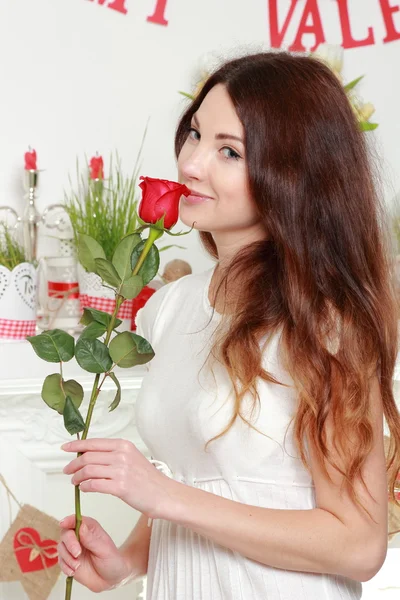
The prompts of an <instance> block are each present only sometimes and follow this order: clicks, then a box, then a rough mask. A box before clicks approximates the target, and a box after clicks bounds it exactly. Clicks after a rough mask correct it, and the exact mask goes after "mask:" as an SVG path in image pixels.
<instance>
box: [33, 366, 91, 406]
mask: <svg viewBox="0 0 400 600" xmlns="http://www.w3.org/2000/svg"><path fill="white" fill-rule="evenodd" d="M66 396H69V397H70V398H71V400H72V402H73V404H74V405H75V406H76V408H79V407H80V405H81V404H82V400H83V388H82V386H81V385H80V383H78V382H77V381H75V380H74V379H69V380H68V381H64V380H63V379H62V377H61V375H60V373H53V374H52V375H48V376H47V377H46V379H45V380H44V382H43V387H42V398H43V400H44V401H45V402H46V404H47V406H50V408H52V409H53V410H56V411H57V412H58V413H60V415H62V414H63V411H64V406H65V397H66Z"/></svg>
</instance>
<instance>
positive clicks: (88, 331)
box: [79, 321, 107, 340]
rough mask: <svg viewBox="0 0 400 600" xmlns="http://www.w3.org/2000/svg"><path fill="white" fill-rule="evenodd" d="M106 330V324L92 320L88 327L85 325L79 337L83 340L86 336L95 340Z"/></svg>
mask: <svg viewBox="0 0 400 600" xmlns="http://www.w3.org/2000/svg"><path fill="white" fill-rule="evenodd" d="M106 331H107V327H106V326H105V325H102V323H98V322H97V321H92V322H91V323H89V325H88V326H87V327H85V329H84V330H83V331H82V333H81V335H80V336H79V338H80V339H81V340H82V339H84V338H87V339H91V340H95V339H96V338H98V337H100V336H101V335H103V334H104V333H105V332H106Z"/></svg>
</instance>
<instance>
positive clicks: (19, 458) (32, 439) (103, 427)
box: [0, 341, 400, 600]
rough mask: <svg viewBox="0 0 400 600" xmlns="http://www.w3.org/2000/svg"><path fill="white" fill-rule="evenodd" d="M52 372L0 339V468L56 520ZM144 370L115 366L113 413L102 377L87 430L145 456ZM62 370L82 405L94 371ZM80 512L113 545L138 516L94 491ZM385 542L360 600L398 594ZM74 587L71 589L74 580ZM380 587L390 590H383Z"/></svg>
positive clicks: (60, 491) (119, 594)
mask: <svg viewBox="0 0 400 600" xmlns="http://www.w3.org/2000/svg"><path fill="white" fill-rule="evenodd" d="M57 369H58V365H57V364H55V363H46V362H45V361H43V360H41V359H39V357H38V356H37V355H36V354H35V352H34V350H33V348H32V346H31V345H30V344H29V343H28V342H25V341H20V342H4V341H0V473H2V474H3V475H4V477H5V478H6V480H7V482H8V484H9V486H10V488H11V489H12V490H13V492H14V493H15V495H16V496H17V498H18V499H19V501H20V502H25V503H29V504H33V505H34V506H36V507H37V508H39V509H41V510H44V511H46V512H47V513H49V514H50V515H52V516H54V517H55V518H57V519H61V518H62V517H64V516H66V515H68V514H70V513H72V512H73V487H72V485H71V484H70V479H69V477H68V476H66V475H64V474H63V473H62V469H63V467H64V465H65V464H66V463H67V462H68V458H67V456H66V453H65V452H63V451H62V450H61V449H60V446H61V444H62V443H63V442H65V441H67V440H68V439H70V436H69V435H68V433H67V432H66V431H65V429H64V426H63V422H62V419H61V417H60V415H58V414H57V413H56V412H54V411H52V410H49V409H48V407H47V406H46V405H45V404H44V402H43V400H42V399H41V396H40V392H41V388H42V384H43V380H44V378H45V377H46V376H47V375H49V374H50V373H55V372H57ZM144 372H145V367H144V366H142V367H134V368H132V369H118V371H117V375H118V378H119V380H120V382H121V387H122V400H121V403H120V405H119V407H118V408H117V409H116V410H115V411H113V412H112V413H109V412H108V406H109V405H110V403H111V402H112V400H113V398H114V395H115V386H114V384H113V383H112V382H111V381H109V380H106V382H105V383H104V386H103V388H102V392H101V394H100V397H99V399H98V402H97V405H96V409H95V411H94V417H93V422H92V427H91V430H90V435H91V437H123V438H126V439H129V440H131V441H132V442H133V443H134V444H135V445H136V446H137V447H138V448H139V449H140V451H142V452H143V453H144V454H145V455H147V456H148V451H147V448H146V447H145V446H144V444H143V442H142V440H141V439H140V437H139V435H138V432H137V430H136V426H135V415H134V406H135V399H136V396H137V393H138V390H139V389H140V386H141V382H142V378H143V375H144ZM63 373H64V378H65V379H71V378H74V379H77V380H78V381H79V382H80V383H81V384H82V386H83V388H84V391H85V400H84V402H85V403H87V400H88V396H89V393H90V391H91V386H92V383H93V377H94V376H93V375H90V374H87V373H85V374H84V375H82V373H83V371H82V370H81V369H80V367H79V366H78V365H77V363H76V362H75V360H71V361H70V362H69V363H65V364H64V365H63ZM394 389H395V395H396V398H398V399H399V400H400V365H399V364H398V366H397V368H396V374H395V383H394ZM83 413H84V414H85V404H84V407H83ZM82 510H83V513H84V514H87V515H90V516H92V517H94V518H97V519H98V520H99V521H100V522H101V524H102V525H103V526H104V528H105V529H106V530H107V531H108V532H109V533H110V535H111V536H112V538H113V539H114V540H115V542H116V543H117V544H120V543H122V542H123V540H124V539H125V538H126V536H127V534H128V533H129V531H130V530H131V528H132V527H133V526H134V524H135V523H136V520H137V518H138V517H139V513H137V512H136V511H134V510H132V509H130V508H129V507H127V506H126V505H124V504H123V503H122V502H120V501H118V500H116V499H115V498H113V497H109V496H104V495H101V494H99V495H98V494H93V495H91V494H88V495H87V496H85V495H83V499H82ZM15 514H16V508H15V507H13V517H14V516H15ZM8 526H9V511H8V503H7V502H6V495H5V493H4V490H0V538H1V537H2V536H3V534H4V533H5V531H6V530H7V529H8ZM390 546H391V547H390V549H389V553H388V558H387V560H386V563H385V565H384V567H383V569H382V570H381V572H380V573H379V574H378V575H377V576H376V577H375V578H374V579H373V580H371V581H370V582H368V583H366V584H365V585H364V586H363V587H364V593H363V599H364V598H365V600H380V599H381V598H382V600H383V599H384V598H386V599H387V600H391V599H392V598H393V599H394V598H397V594H398V593H399V590H400V574H399V572H398V566H396V565H398V560H399V558H400V536H397V538H396V539H395V540H394V541H392V542H391V544H390ZM143 583H144V582H143ZM75 585H76V587H78V584H75ZM397 586H398V587H397ZM79 587H80V589H79V595H78V593H77V592H76V594H77V597H79V600H89V599H91V598H94V597H95V594H93V593H92V592H90V591H89V590H87V589H86V588H83V587H81V586H79ZM385 587H389V588H390V589H386V590H384V589H383V588H385ZM142 588H143V584H142V582H137V583H134V584H131V585H129V586H126V587H125V588H121V589H119V590H115V591H113V592H108V593H105V594H103V595H102V597H104V598H115V599H118V598H119V599H120V600H128V598H129V599H130V600H138V599H139V598H142V597H143V593H144V592H143V589H142ZM63 594H64V577H63V576H62V577H60V579H59V580H58V582H57V584H56V586H55V587H54V589H53V592H52V594H51V596H50V598H49V600H60V599H61V598H63V597H64V595H63ZM96 597H97V595H96ZM0 600H27V596H26V595H25V593H24V591H23V589H22V586H21V585H20V584H19V583H10V584H0ZM188 600H190V599H189V598H188ZM204 600H207V599H204Z"/></svg>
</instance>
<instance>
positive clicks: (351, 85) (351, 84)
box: [343, 75, 364, 92]
mask: <svg viewBox="0 0 400 600" xmlns="http://www.w3.org/2000/svg"><path fill="white" fill-rule="evenodd" d="M363 77H364V75H361V76H360V77H357V79H353V81H350V82H349V83H346V85H345V86H343V88H344V91H345V92H349V91H350V90H352V89H353V88H355V87H356V85H357V83H358V82H359V81H361V79H362V78H363Z"/></svg>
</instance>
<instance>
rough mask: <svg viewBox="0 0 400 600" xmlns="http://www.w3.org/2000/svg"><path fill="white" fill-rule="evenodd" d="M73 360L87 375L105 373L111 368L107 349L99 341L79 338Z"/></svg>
mask: <svg viewBox="0 0 400 600" xmlns="http://www.w3.org/2000/svg"><path fill="white" fill-rule="evenodd" d="M75 358H76V361H77V363H78V364H79V366H80V367H82V369H85V371H89V373H105V372H106V371H108V370H109V369H111V366H112V360H111V358H110V354H109V351H108V348H107V346H106V345H105V344H103V342H100V340H92V339H88V338H79V339H78V341H77V342H76V348H75Z"/></svg>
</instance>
